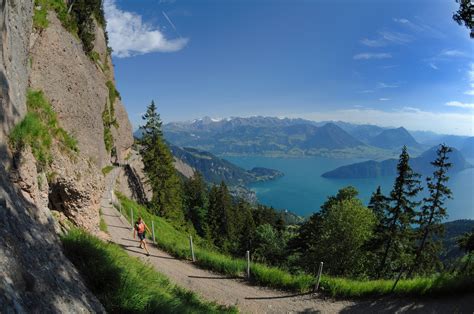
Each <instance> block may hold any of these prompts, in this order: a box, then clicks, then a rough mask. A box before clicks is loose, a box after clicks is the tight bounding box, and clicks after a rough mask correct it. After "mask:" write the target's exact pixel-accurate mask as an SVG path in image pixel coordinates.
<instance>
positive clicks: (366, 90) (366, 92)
mask: <svg viewBox="0 0 474 314" xmlns="http://www.w3.org/2000/svg"><path fill="white" fill-rule="evenodd" d="M373 92H374V90H373V89H364V90H360V91H358V93H360V94H368V93H373Z"/></svg>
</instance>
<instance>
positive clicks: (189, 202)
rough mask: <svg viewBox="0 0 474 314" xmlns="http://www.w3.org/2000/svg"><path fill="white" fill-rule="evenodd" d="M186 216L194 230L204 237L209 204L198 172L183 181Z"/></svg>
mask: <svg viewBox="0 0 474 314" xmlns="http://www.w3.org/2000/svg"><path fill="white" fill-rule="evenodd" d="M184 195H185V206H186V216H187V217H186V218H187V219H188V220H190V221H191V222H192V224H193V226H194V229H196V232H197V233H198V234H199V235H200V236H201V237H205V236H206V233H207V210H208V206H209V201H208V195H207V187H206V183H205V182H204V179H203V177H202V175H201V173H200V172H198V171H196V172H195V173H194V175H193V177H192V178H190V179H189V180H187V181H186V182H185V183H184Z"/></svg>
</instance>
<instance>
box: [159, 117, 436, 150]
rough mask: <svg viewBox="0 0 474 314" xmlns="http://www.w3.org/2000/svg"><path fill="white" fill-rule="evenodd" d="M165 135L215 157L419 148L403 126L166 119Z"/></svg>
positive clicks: (286, 120)
mask: <svg viewBox="0 0 474 314" xmlns="http://www.w3.org/2000/svg"><path fill="white" fill-rule="evenodd" d="M163 131H164V135H165V138H166V139H167V140H168V141H169V142H171V143H173V144H175V145H178V146H181V147H194V148H197V149H200V150H205V151H209V152H212V153H214V154H217V155H267V156H312V155H313V156H316V155H319V156H328V157H364V158H374V159H383V158H384V157H385V158H387V157H394V156H395V155H396V153H399V149H400V148H401V147H402V146H403V145H407V146H409V147H410V149H411V152H412V153H413V154H415V155H416V154H419V153H421V152H422V150H423V148H425V149H426V148H427V147H423V145H421V144H420V143H418V142H417V141H416V140H415V139H414V138H413V137H412V136H411V135H410V133H409V132H408V131H407V130H406V129H404V128H395V129H387V128H381V127H378V126H374V125H354V124H350V123H345V122H331V121H329V122H314V121H309V120H303V119H289V118H283V119H281V118H274V117H249V118H228V119H220V120H218V119H211V118H209V117H206V118H203V119H199V120H195V121H192V122H175V123H168V124H166V125H164V127H163Z"/></svg>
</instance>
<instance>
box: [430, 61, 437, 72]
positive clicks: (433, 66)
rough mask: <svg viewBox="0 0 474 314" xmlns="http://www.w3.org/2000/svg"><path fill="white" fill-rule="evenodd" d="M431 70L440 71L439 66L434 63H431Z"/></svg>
mask: <svg viewBox="0 0 474 314" xmlns="http://www.w3.org/2000/svg"><path fill="white" fill-rule="evenodd" d="M429 66H430V68H432V69H434V70H439V68H438V66H437V65H436V64H434V63H432V62H430V64H429Z"/></svg>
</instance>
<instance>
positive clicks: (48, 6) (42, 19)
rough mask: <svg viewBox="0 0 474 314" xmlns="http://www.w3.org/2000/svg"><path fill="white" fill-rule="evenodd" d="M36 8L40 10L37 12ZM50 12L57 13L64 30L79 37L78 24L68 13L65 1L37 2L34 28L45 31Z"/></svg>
mask: <svg viewBox="0 0 474 314" xmlns="http://www.w3.org/2000/svg"><path fill="white" fill-rule="evenodd" d="M36 8H40V9H39V10H37V9H36ZM48 10H52V11H55V12H56V15H57V16H58V19H59V20H60V21H61V24H62V25H63V26H64V28H66V29H67V30H68V31H69V32H71V33H72V34H74V35H76V36H77V30H78V27H77V23H76V21H75V20H74V18H73V17H72V16H71V15H70V14H68V13H67V10H68V8H67V6H66V3H65V2H64V1H63V0H35V10H34V15H33V26H34V27H35V28H36V29H45V28H47V27H48V25H49V21H48Z"/></svg>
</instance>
